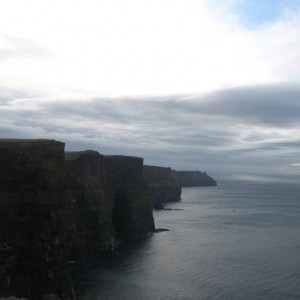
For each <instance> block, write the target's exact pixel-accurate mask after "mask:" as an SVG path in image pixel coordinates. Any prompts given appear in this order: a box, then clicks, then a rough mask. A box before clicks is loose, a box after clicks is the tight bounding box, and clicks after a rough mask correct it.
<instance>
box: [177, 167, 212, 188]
mask: <svg viewBox="0 0 300 300" xmlns="http://www.w3.org/2000/svg"><path fill="white" fill-rule="evenodd" d="M172 174H173V176H174V178H175V179H176V181H177V182H178V184H179V185H180V186H182V187H192V186H215V185H217V182H216V181H215V180H214V179H213V178H211V177H210V176H209V175H207V174H206V172H200V171H175V170H172Z"/></svg>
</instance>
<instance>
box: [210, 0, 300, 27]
mask: <svg viewBox="0 0 300 300" xmlns="http://www.w3.org/2000/svg"><path fill="white" fill-rule="evenodd" d="M206 4H207V5H208V6H210V7H212V8H213V9H215V8H216V7H218V6H219V8H223V9H224V8H226V9H227V10H228V11H230V13H231V14H233V15H235V17H236V18H237V19H238V21H239V22H240V23H241V24H243V25H245V26H248V27H250V28H251V27H256V26H261V25H265V24H267V23H269V24H270V23H272V22H275V21H277V20H279V19H284V18H286V17H288V16H289V15H291V14H294V13H295V12H299V10H300V0H207V3H206Z"/></svg>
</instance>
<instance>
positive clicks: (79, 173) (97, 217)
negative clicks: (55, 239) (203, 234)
mask: <svg viewBox="0 0 300 300" xmlns="http://www.w3.org/2000/svg"><path fill="white" fill-rule="evenodd" d="M65 158H66V170H67V187H68V191H69V193H70V195H71V197H72V203H73V206H72V208H73V213H74V216H75V236H74V239H73V245H72V249H71V250H72V251H71V254H72V256H73V257H78V256H84V255H92V254H97V253H99V252H103V251H104V252H106V251H110V250H113V248H114V229H113V224H112V209H113V201H112V198H111V191H110V189H109V187H108V183H107V174H106V169H105V159H104V156H103V155H101V154H99V153H98V152H96V151H83V152H67V153H66V154H65Z"/></svg>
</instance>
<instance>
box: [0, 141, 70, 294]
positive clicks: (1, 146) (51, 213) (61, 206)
mask: <svg viewBox="0 0 300 300" xmlns="http://www.w3.org/2000/svg"><path fill="white" fill-rule="evenodd" d="M0 169H1V173H0V207H1V210H0V297H7V296H10V295H13V296H17V297H25V298H28V299H32V300H35V299H43V297H46V295H47V294H56V295H57V296H59V297H60V298H61V299H71V298H72V297H73V290H72V284H71V281H70V278H69V276H68V274H67V272H66V270H65V267H64V263H65V259H66V257H68V255H69V253H68V249H69V245H70V241H71V238H72V234H71V233H72V224H73V221H72V216H71V214H70V206H71V202H70V198H69V197H68V196H67V194H66V192H65V172H64V144H63V143H61V142H56V141H53V140H22V141H20V140H10V141H9V140H1V141H0Z"/></svg>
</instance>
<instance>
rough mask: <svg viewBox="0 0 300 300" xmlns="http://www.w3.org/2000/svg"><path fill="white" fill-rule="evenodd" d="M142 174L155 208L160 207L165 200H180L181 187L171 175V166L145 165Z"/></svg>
mask: <svg viewBox="0 0 300 300" xmlns="http://www.w3.org/2000/svg"><path fill="white" fill-rule="evenodd" d="M143 174H144V178H145V180H146V182H147V185H148V188H149V191H150V194H151V198H152V203H153V207H154V208H155V209H162V208H163V204H164V203H166V202H173V201H180V199H181V187H180V186H179V184H178V183H177V182H176V180H175V178H174V177H173V175H172V170H171V168H165V167H158V166H146V165H145V166H144V168H143Z"/></svg>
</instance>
